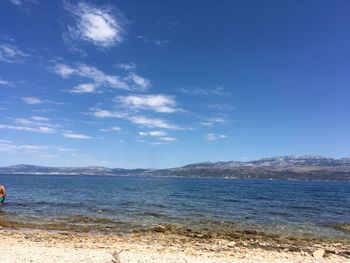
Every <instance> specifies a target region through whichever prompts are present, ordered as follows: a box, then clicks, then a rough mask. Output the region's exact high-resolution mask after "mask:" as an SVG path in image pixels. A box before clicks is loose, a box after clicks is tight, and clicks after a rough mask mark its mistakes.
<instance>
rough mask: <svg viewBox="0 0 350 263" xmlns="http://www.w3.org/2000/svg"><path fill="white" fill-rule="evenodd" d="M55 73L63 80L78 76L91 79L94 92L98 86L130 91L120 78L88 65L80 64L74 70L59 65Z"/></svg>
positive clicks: (56, 66)
mask: <svg viewBox="0 0 350 263" xmlns="http://www.w3.org/2000/svg"><path fill="white" fill-rule="evenodd" d="M54 72H55V73H56V74H58V75H60V76H61V77H63V78H68V77H71V76H78V77H82V78H86V79H90V80H92V81H94V82H95V83H94V84H90V85H95V87H94V90H96V89H97V88H98V85H101V86H105V87H111V88H115V89H129V86H128V84H127V83H126V82H125V81H123V80H122V79H121V78H120V77H119V76H116V75H108V74H105V73H104V72H102V71H101V70H99V69H97V68H95V67H93V66H89V65H86V64H79V65H78V66H77V67H75V68H73V67H71V66H68V65H66V64H62V63H59V64H56V65H55V67H54ZM85 88H86V87H85ZM90 88H91V87H90Z"/></svg>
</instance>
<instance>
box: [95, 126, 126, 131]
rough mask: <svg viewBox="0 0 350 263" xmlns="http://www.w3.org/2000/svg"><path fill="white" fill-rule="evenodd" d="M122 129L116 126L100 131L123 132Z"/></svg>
mask: <svg viewBox="0 0 350 263" xmlns="http://www.w3.org/2000/svg"><path fill="white" fill-rule="evenodd" d="M121 130H122V128H120V127H117V126H114V127H110V128H105V129H100V131H103V132H108V131H121Z"/></svg>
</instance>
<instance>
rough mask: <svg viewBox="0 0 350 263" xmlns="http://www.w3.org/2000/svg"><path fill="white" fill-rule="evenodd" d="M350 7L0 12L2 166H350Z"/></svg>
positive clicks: (206, 5) (126, 6) (80, 5)
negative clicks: (319, 158) (288, 162)
mask: <svg viewBox="0 0 350 263" xmlns="http://www.w3.org/2000/svg"><path fill="white" fill-rule="evenodd" d="M349 11H350V2H349V1H341V0H337V1H324V0H321V1H320V0H318V1H288V0H286V1H271V0H270V1H252V0H248V1H229V0H221V1H160V0H158V1H156V0H150V1H141V0H139V1H136V0H120V1H70V0H69V1H68V0H64V1H43V0H3V1H1V2H0V25H1V26H0V165H1V166H4V165H12V164H18V163H26V164H37V165H49V166H86V165H102V166H108V167H125V168H135V167H149V168H162V167H174V166H180V165H184V164H188V163H193V162H202V161H227V160H252V159H258V158H262V157H267V156H275V155H305V154H318V155H325V156H329V157H335V158H338V157H344V156H350V152H349V151H350V138H349V134H350V121H349V120H350V118H349V115H350V103H349V99H350V48H349V47H350V16H349Z"/></svg>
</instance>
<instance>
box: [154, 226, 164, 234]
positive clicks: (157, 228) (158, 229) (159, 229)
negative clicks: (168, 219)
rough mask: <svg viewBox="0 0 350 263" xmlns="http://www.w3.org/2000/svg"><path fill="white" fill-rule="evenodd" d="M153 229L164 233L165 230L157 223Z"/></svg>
mask: <svg viewBox="0 0 350 263" xmlns="http://www.w3.org/2000/svg"><path fill="white" fill-rule="evenodd" d="M153 230H154V231H156V232H161V233H164V232H165V230H166V227H164V226H161V225H157V226H156V227H155V228H154V229H153Z"/></svg>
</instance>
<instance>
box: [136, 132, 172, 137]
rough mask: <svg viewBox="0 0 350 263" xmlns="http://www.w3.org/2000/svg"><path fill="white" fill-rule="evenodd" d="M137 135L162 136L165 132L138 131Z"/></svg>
mask: <svg viewBox="0 0 350 263" xmlns="http://www.w3.org/2000/svg"><path fill="white" fill-rule="evenodd" d="M139 135H141V136H152V137H162V136H166V132H164V131H150V132H139Z"/></svg>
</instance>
